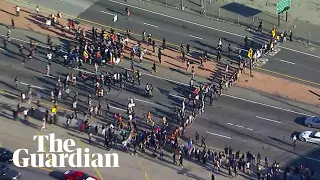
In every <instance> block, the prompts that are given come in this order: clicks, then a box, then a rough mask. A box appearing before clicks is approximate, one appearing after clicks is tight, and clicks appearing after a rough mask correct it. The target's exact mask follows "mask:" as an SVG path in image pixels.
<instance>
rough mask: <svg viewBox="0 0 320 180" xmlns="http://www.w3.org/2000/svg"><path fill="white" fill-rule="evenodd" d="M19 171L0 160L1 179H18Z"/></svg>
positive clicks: (19, 176)
mask: <svg viewBox="0 0 320 180" xmlns="http://www.w3.org/2000/svg"><path fill="white" fill-rule="evenodd" d="M20 178H21V173H20V172H18V171H17V170H15V169H11V168H10V167H9V166H8V164H6V163H3V162H0V179H1V180H19V179H20Z"/></svg>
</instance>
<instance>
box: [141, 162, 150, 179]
mask: <svg viewBox="0 0 320 180" xmlns="http://www.w3.org/2000/svg"><path fill="white" fill-rule="evenodd" d="M139 166H140V169H141V171H142V172H143V174H144V177H145V178H146V180H150V177H149V176H148V174H147V172H146V170H145V168H144V166H143V164H142V160H139Z"/></svg>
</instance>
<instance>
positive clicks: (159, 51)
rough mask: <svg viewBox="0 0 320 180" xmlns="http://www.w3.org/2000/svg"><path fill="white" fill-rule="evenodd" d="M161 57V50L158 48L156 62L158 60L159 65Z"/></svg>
mask: <svg viewBox="0 0 320 180" xmlns="http://www.w3.org/2000/svg"><path fill="white" fill-rule="evenodd" d="M161 56H162V51H161V49H160V48H159V50H158V60H159V63H160V64H161Z"/></svg>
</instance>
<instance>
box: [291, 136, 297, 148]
mask: <svg viewBox="0 0 320 180" xmlns="http://www.w3.org/2000/svg"><path fill="white" fill-rule="evenodd" d="M292 140H293V147H294V148H295V147H296V141H297V136H296V135H293V137H292Z"/></svg>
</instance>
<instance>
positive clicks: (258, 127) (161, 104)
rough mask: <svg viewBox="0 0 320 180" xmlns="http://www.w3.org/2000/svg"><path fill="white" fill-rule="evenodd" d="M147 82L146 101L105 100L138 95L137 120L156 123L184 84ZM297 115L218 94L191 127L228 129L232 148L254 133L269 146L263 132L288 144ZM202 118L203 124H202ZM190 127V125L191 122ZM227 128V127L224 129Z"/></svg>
mask: <svg viewBox="0 0 320 180" xmlns="http://www.w3.org/2000/svg"><path fill="white" fill-rule="evenodd" d="M13 51H14V50H13ZM40 52H41V51H40ZM39 60H40V61H45V56H41V58H39ZM12 61H13V60H11V62H12ZM7 62H8V61H7ZM18 65H20V64H19V62H18V63H16V65H15V66H18ZM43 65H44V64H43ZM26 66H31V67H32V66H35V67H34V68H36V69H39V68H40V67H41V66H42V65H40V64H39V62H38V60H33V61H30V62H28V63H27V64H26ZM13 67H14V66H13ZM37 67H38V68H37ZM57 69H58V70H59V72H63V73H66V72H68V69H67V68H63V67H62V66H60V65H56V64H53V66H52V70H53V72H54V71H55V70H57ZM107 69H108V68H107ZM108 70H109V69H108ZM38 78H42V79H43V80H42V81H39V79H38ZM44 79H46V80H44ZM147 82H153V84H154V86H155V92H154V93H155V94H154V95H155V97H154V98H153V99H150V100H149V99H146V98H144V97H143V96H138V97H137V95H136V94H135V93H134V92H133V93H128V92H127V91H124V92H121V93H120V94H119V95H118V96H117V97H115V95H116V94H117V92H116V91H114V92H112V93H111V94H110V95H109V99H110V100H111V101H112V102H117V105H116V104H112V105H114V106H117V107H119V108H123V109H125V107H126V106H125V104H126V103H127V98H128V97H130V96H132V97H135V98H138V99H140V100H142V101H136V102H137V106H138V107H139V110H138V111H137V113H138V115H139V119H140V121H141V122H143V121H144V117H145V116H143V114H145V113H146V112H147V111H152V112H153V113H154V114H157V115H158V117H157V119H158V122H159V121H160V119H161V117H162V116H168V113H167V112H169V111H170V109H171V107H173V106H174V105H176V104H178V105H179V104H180V103H181V99H179V98H173V97H172V96H170V97H169V94H170V93H171V94H173V93H176V94H178V95H180V96H182V95H181V94H183V93H184V87H181V86H178V85H176V84H172V83H170V82H167V81H162V80H159V79H155V78H152V77H149V76H146V77H143V78H142V84H145V83H147ZM28 83H31V84H33V85H36V86H39V87H48V88H52V85H54V80H52V79H51V78H45V77H43V76H42V75H41V74H39V76H38V77H37V78H31V77H30V80H29V81H28ZM50 84H52V85H50ZM142 87H143V86H142ZM164 87H165V88H164ZM160 88H161V89H160ZM77 91H78V92H80V93H81V94H83V96H82V98H81V99H83V101H85V96H86V94H88V92H86V91H85V90H77ZM168 97H169V99H168ZM143 101H144V102H143ZM179 101H180V102H179ZM146 102H147V103H146ZM257 116H258V117H263V118H267V119H269V120H264V119H261V118H257ZM212 117H214V119H212ZM297 117H299V116H297V115H295V114H290V113H287V112H282V111H279V110H275V109H272V108H265V107H262V106H257V105H253V104H251V103H246V102H243V101H239V100H235V99H231V98H227V97H222V98H221V99H219V101H218V102H217V103H216V104H215V106H214V107H207V108H206V113H204V114H203V115H201V118H200V119H199V123H200V124H199V125H197V123H196V125H195V127H194V128H196V129H197V131H199V132H204V131H208V132H212V130H213V133H217V134H222V135H223V134H224V133H226V132H228V131H230V133H227V135H226V136H228V137H229V136H230V137H232V138H233V137H235V138H236V139H235V140H236V141H237V142H239V144H238V145H236V147H237V146H239V147H241V146H243V144H245V145H246V146H247V147H251V148H253V147H257V144H256V143H259V141H260V140H254V141H252V139H251V137H255V136H257V135H258V137H262V138H263V139H262V140H263V141H266V142H265V143H268V145H269V146H272V144H273V143H275V142H277V140H274V139H271V138H268V136H267V135H269V134H272V135H274V136H275V137H273V138H281V139H283V138H286V141H287V143H288V142H289V143H290V142H291V138H290V135H291V134H292V133H293V132H294V131H297V132H301V131H302V130H303V129H305V128H304V127H302V126H301V127H300V126H299V125H298V126H295V122H294V120H295V118H297ZM226 120H227V121H226ZM270 120H275V121H283V123H281V124H279V123H275V122H270ZM202 121H204V122H207V123H204V124H202ZM216 123H217V124H218V125H219V126H220V127H221V128H218V129H219V130H217V129H216V128H214V127H213V126H212V125H208V124H216ZM230 124H232V125H230ZM239 126H242V127H244V128H241V127H239ZM191 127H193V125H192V126H191ZM208 127H209V128H208ZM246 128H249V129H252V130H249V129H246ZM228 129H231V130H228ZM191 132H192V131H191ZM207 136H209V135H207ZM238 138H239V139H238ZM210 139H212V137H210ZM218 139H219V137H218ZM269 139H271V140H269ZM262 140H261V141H262ZM213 141H215V139H213ZM305 145H307V144H304V145H303V146H301V148H302V152H303V150H304V149H307V148H306V147H305ZM307 147H308V148H312V147H313V146H309V144H308V145H307ZM283 148H285V149H291V146H290V145H289V146H285V147H283Z"/></svg>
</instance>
